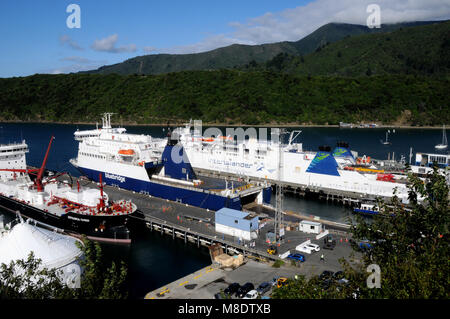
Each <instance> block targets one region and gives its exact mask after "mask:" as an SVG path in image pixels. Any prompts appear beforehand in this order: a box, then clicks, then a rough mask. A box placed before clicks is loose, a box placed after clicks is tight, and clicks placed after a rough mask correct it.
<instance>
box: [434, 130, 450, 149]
mask: <svg viewBox="0 0 450 319" xmlns="http://www.w3.org/2000/svg"><path fill="white" fill-rule="evenodd" d="M447 147H448V142H447V134H446V133H445V125H444V126H443V127H442V143H441V144H438V145H436V146H435V147H434V148H435V149H437V150H445V149H446V148H447Z"/></svg>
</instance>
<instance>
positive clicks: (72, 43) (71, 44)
mask: <svg viewBox="0 0 450 319" xmlns="http://www.w3.org/2000/svg"><path fill="white" fill-rule="evenodd" d="M59 42H60V43H61V44H62V45H65V44H67V45H68V46H69V47H71V48H72V49H74V50H79V51H82V50H84V49H83V48H82V47H81V46H79V45H78V43H76V42H75V41H73V40H72V39H71V38H70V37H69V36H68V35H67V34H64V35H62V36H60V37H59Z"/></svg>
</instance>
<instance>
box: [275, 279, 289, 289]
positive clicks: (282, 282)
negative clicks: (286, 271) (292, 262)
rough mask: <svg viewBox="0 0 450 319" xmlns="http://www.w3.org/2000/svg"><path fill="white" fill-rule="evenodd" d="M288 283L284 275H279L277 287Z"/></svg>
mask: <svg viewBox="0 0 450 319" xmlns="http://www.w3.org/2000/svg"><path fill="white" fill-rule="evenodd" d="M287 284H288V279H287V278H286V277H280V278H278V280H277V288H281V287H283V286H286V285H287Z"/></svg>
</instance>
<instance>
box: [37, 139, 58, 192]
mask: <svg viewBox="0 0 450 319" xmlns="http://www.w3.org/2000/svg"><path fill="white" fill-rule="evenodd" d="M54 139H55V137H54V136H53V135H52V137H51V138H50V143H48V147H47V152H46V153H45V157H44V161H43V162H42V166H41V168H40V169H39V172H38V175H37V177H36V179H35V180H34V184H35V185H36V187H37V190H38V192H42V191H44V186H42V177H43V176H44V171H45V165H46V164H47V159H48V153H49V152H50V148H51V147H52V142H53V140H54Z"/></svg>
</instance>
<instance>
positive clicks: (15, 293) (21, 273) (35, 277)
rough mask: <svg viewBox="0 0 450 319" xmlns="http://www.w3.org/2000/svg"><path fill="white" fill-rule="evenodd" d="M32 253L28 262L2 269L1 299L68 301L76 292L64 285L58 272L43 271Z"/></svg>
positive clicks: (0, 274)
mask: <svg viewBox="0 0 450 319" xmlns="http://www.w3.org/2000/svg"><path fill="white" fill-rule="evenodd" d="M41 262H42V261H41V260H40V259H37V258H35V257H34V254H33V252H31V253H30V254H29V256H28V258H27V259H26V260H17V261H12V262H11V263H10V264H9V265H5V264H1V267H0V299H48V298H53V299H67V298H73V297H74V296H75V291H73V290H72V289H70V288H69V287H67V286H66V285H65V284H63V283H62V282H61V280H60V278H59V277H58V275H57V272H56V270H54V269H51V270H48V269H42V268H41V267H40V265H41Z"/></svg>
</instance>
